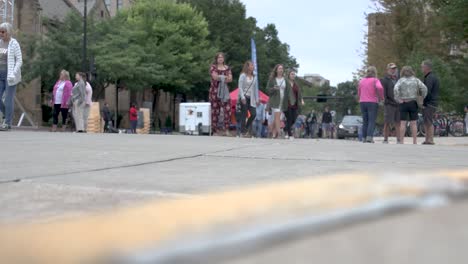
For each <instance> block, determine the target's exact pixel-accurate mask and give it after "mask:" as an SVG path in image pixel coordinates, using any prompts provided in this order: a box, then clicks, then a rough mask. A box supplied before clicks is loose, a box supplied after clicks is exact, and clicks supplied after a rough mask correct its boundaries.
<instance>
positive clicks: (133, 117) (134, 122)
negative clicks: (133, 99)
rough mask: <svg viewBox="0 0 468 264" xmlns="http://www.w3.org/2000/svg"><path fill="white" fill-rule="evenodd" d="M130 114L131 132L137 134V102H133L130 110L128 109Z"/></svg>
mask: <svg viewBox="0 0 468 264" xmlns="http://www.w3.org/2000/svg"><path fill="white" fill-rule="evenodd" d="M128 112H129V115H130V133H131V134H136V133H137V131H136V129H137V125H138V110H137V108H136V105H135V104H132V106H131V107H130V110H129V111H128Z"/></svg>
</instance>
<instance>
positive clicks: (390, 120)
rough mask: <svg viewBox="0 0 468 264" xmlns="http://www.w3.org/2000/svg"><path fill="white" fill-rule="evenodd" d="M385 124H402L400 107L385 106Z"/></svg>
mask: <svg viewBox="0 0 468 264" xmlns="http://www.w3.org/2000/svg"><path fill="white" fill-rule="evenodd" d="M384 122H385V123H387V124H397V123H399V122H400V109H399V108H398V105H385V106H384Z"/></svg>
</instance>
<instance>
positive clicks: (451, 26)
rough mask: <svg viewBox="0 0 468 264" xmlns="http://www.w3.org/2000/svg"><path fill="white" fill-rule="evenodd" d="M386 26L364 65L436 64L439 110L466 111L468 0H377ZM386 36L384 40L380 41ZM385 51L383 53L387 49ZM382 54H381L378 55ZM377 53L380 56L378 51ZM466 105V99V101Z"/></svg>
mask: <svg viewBox="0 0 468 264" xmlns="http://www.w3.org/2000/svg"><path fill="white" fill-rule="evenodd" d="M373 2H374V3H376V4H377V5H376V6H377V7H378V8H377V9H376V11H377V12H380V16H383V17H384V19H383V20H382V21H383V23H384V25H383V26H382V25H381V27H380V28H379V30H380V31H379V32H377V35H378V38H379V39H380V40H377V41H375V40H374V39H373V40H372V41H371V42H370V43H368V44H376V43H377V46H376V47H370V48H373V49H372V50H370V51H368V54H367V55H368V60H367V61H366V63H368V64H373V65H377V66H379V70H380V72H383V71H384V69H385V64H386V63H388V62H390V58H393V59H391V60H392V61H393V62H396V63H397V64H398V65H401V66H403V65H411V66H413V67H414V69H415V70H417V71H419V74H418V75H419V77H420V78H423V76H422V74H421V73H420V64H421V62H422V60H424V59H431V60H432V61H433V62H434V65H435V69H434V71H435V72H436V73H437V74H438V76H439V78H440V80H441V98H440V99H441V108H442V110H444V111H452V110H457V111H462V105H463V101H464V100H465V99H463V98H467V94H468V88H467V85H466V83H467V82H468V63H467V59H468V55H467V54H468V45H467V44H466V43H467V42H466V41H467V40H468V34H467V33H468V19H467V16H466V13H467V12H468V2H467V1H466V0H451V1H446V0H415V1H408V0H373ZM382 40H383V41H382ZM384 51H385V52H384ZM380 52H381V53H383V54H384V55H382V54H381V55H382V56H379V54H378V53H380ZM376 53H377V54H376ZM465 103H466V102H465Z"/></svg>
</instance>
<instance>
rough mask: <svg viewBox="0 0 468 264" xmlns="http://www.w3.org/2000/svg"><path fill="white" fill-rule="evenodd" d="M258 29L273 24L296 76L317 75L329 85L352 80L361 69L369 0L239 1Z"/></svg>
mask: <svg viewBox="0 0 468 264" xmlns="http://www.w3.org/2000/svg"><path fill="white" fill-rule="evenodd" d="M242 2H243V3H244V4H245V5H246V7H247V16H252V17H255V18H256V19H257V21H258V25H259V26H260V27H264V26H266V25H267V24H268V23H274V24H275V25H276V27H277V29H278V31H279V37H280V39H281V41H282V42H286V43H288V44H289V45H290V46H291V51H290V53H291V55H293V56H294V57H295V58H296V59H297V61H298V63H299V64H300V68H299V75H301V76H302V75H304V74H307V73H318V74H321V75H322V76H324V77H325V78H327V79H329V80H330V81H331V84H332V85H336V84H338V83H340V82H344V81H347V80H352V73H353V72H355V71H356V69H358V68H359V67H360V66H361V65H362V58H361V56H360V54H361V53H362V50H361V42H362V40H363V37H364V34H365V32H366V31H367V28H366V26H365V24H366V21H365V17H364V13H365V12H368V11H369V10H370V8H369V7H370V5H371V3H370V0H352V1H345V0H340V1H338V0H325V1H323V0H289V1H284V0H242Z"/></svg>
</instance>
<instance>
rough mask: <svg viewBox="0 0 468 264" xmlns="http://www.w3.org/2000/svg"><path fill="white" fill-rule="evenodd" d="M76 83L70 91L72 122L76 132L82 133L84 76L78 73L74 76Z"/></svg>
mask: <svg viewBox="0 0 468 264" xmlns="http://www.w3.org/2000/svg"><path fill="white" fill-rule="evenodd" d="M75 79H76V83H75V86H74V87H73V90H72V95H71V103H72V106H73V108H72V109H73V111H72V114H73V120H75V127H76V132H78V133H84V132H85V127H84V120H83V117H84V114H83V112H84V108H85V105H86V74H85V73H84V72H78V73H76V75H75Z"/></svg>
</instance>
